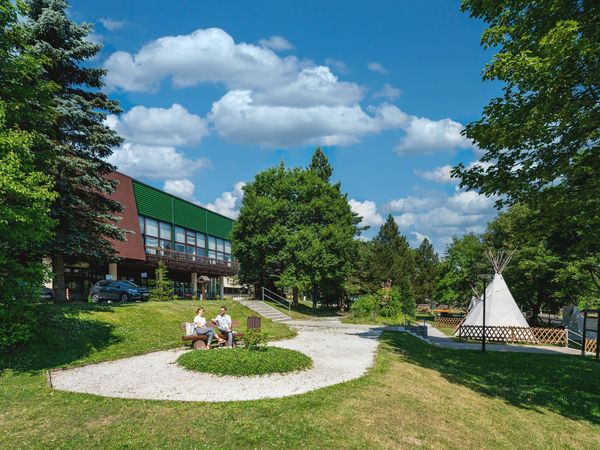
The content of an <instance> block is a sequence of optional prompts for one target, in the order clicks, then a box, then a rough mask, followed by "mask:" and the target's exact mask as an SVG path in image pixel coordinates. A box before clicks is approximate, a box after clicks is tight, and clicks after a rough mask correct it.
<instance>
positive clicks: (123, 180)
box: [65, 172, 238, 301]
mask: <svg viewBox="0 0 600 450" xmlns="http://www.w3.org/2000/svg"><path fill="white" fill-rule="evenodd" d="M108 178H110V179H113V180H116V181H118V182H119V184H118V187H117V189H116V191H115V193H114V194H113V195H112V198H113V199H115V200H117V201H118V202H119V203H121V204H122V205H123V209H124V210H123V212H122V213H120V216H121V219H122V220H121V222H120V223H119V227H121V228H123V229H124V230H125V231H126V234H127V238H126V240H125V241H113V242H112V244H113V247H114V249H115V252H116V256H117V257H118V260H117V262H108V261H107V262H103V263H96V262H92V261H81V260H77V261H67V262H66V265H65V272H66V273H65V278H66V284H67V289H68V296H69V300H78V301H81V300H86V299H87V296H88V293H89V290H90V287H91V285H92V284H94V283H95V282H96V281H99V280H103V279H123V280H130V281H132V282H134V283H136V284H138V285H140V286H144V287H152V285H153V283H154V277H155V268H156V266H157V264H158V260H159V259H162V260H163V261H165V263H166V266H167V268H168V272H169V278H170V279H171V280H173V281H174V284H175V286H174V287H175V294H176V295H177V296H179V297H182V298H191V297H192V296H198V297H199V298H203V299H214V298H223V295H224V290H225V277H232V276H234V275H235V274H237V272H238V263H237V262H236V261H234V258H233V256H232V254H231V242H230V240H229V239H230V235H231V231H232V228H233V223H234V221H233V220H232V219H229V218H228V217H225V216H222V215H220V214H217V213H215V212H213V211H210V210H208V209H206V208H203V207H201V206H199V205H197V204H195V203H192V202H188V201H186V200H183V199H181V198H179V197H176V196H174V195H171V194H168V193H166V192H163V191H161V190H160V189H156V188H154V187H152V186H149V185H147V184H144V183H142V182H140V181H138V180H135V179H133V178H131V177H129V176H127V175H124V174H122V173H119V172H113V173H111V174H110V175H109V176H108ZM227 288H228V291H229V292H232V293H235V289H236V287H235V286H231V285H229V284H228V286H227Z"/></svg>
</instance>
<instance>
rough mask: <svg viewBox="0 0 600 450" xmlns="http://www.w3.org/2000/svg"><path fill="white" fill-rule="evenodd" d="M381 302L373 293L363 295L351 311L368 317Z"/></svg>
mask: <svg viewBox="0 0 600 450" xmlns="http://www.w3.org/2000/svg"><path fill="white" fill-rule="evenodd" d="M378 304H379V299H378V298H377V296H375V295H373V294H369V295H363V296H361V297H359V298H358V299H357V300H356V301H355V302H354V303H352V306H351V307H350V311H351V312H352V314H353V315H355V316H357V317H366V316H370V315H372V314H373V313H374V312H375V311H376V309H377V307H378Z"/></svg>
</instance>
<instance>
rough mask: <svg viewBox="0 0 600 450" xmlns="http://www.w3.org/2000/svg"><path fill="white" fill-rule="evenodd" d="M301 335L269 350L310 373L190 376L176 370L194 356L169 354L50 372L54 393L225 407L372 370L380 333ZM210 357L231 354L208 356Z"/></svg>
mask: <svg viewBox="0 0 600 450" xmlns="http://www.w3.org/2000/svg"><path fill="white" fill-rule="evenodd" d="M294 328H295V329H296V330H297V331H298V335H297V336H296V337H294V338H293V339H287V340H284V341H277V342H274V343H272V344H271V345H273V346H276V347H281V348H287V349H291V350H297V351H300V352H302V353H304V354H306V355H307V356H309V357H310V358H311V359H312V360H313V367H312V368H311V369H309V370H305V371H302V372H296V373H290V374H271V375H261V376H252V377H232V376H217V375H212V374H206V373H199V372H192V371H189V370H186V369H184V368H182V367H181V366H179V365H178V364H177V362H176V361H177V358H178V357H179V356H180V355H182V354H183V353H185V352H188V351H190V350H187V349H181V350H167V351H159V352H153V353H148V354H145V355H140V356H133V357H130V358H123V359H120V360H116V361H107V362H103V363H98V364H90V365H87V366H83V367H76V368H73V369H64V370H61V369H59V370H54V371H52V372H51V380H52V387H53V388H55V389H58V390H62V391H70V392H80V393H87V394H95V395H100V396H104V397H118V398H132V399H148V400H177V401H201V402H226V401H241V400H258V399H262V398H280V397H288V396H291V395H297V394H303V393H305V392H310V391H313V390H315V389H319V388H322V387H326V386H331V385H334V384H338V383H343V382H346V381H350V380H353V379H355V378H359V377H360V376H362V375H363V374H364V373H365V372H366V371H367V370H368V369H369V367H371V365H372V364H373V361H374V358H375V352H376V350H377V345H378V337H379V334H380V333H381V330H380V329H370V328H367V327H356V326H352V325H349V326H333V327H328V326H326V325H325V326H294ZM209 351H227V350H226V349H224V350H209Z"/></svg>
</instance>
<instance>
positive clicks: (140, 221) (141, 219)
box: [138, 216, 146, 234]
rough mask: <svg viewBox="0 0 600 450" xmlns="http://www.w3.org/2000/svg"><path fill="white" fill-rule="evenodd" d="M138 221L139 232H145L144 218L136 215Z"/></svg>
mask: <svg viewBox="0 0 600 450" xmlns="http://www.w3.org/2000/svg"><path fill="white" fill-rule="evenodd" d="M138 223H139V224H140V233H142V234H146V230H145V229H144V225H145V224H144V218H143V217H142V216H138Z"/></svg>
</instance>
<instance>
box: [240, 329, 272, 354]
mask: <svg viewBox="0 0 600 450" xmlns="http://www.w3.org/2000/svg"><path fill="white" fill-rule="evenodd" d="M268 342H269V336H268V335H267V333H265V332H264V331H262V330H261V329H260V328H253V329H252V330H246V331H245V332H244V344H245V348H246V349H248V350H256V349H258V348H259V347H262V346H265V345H267V343H268Z"/></svg>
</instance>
